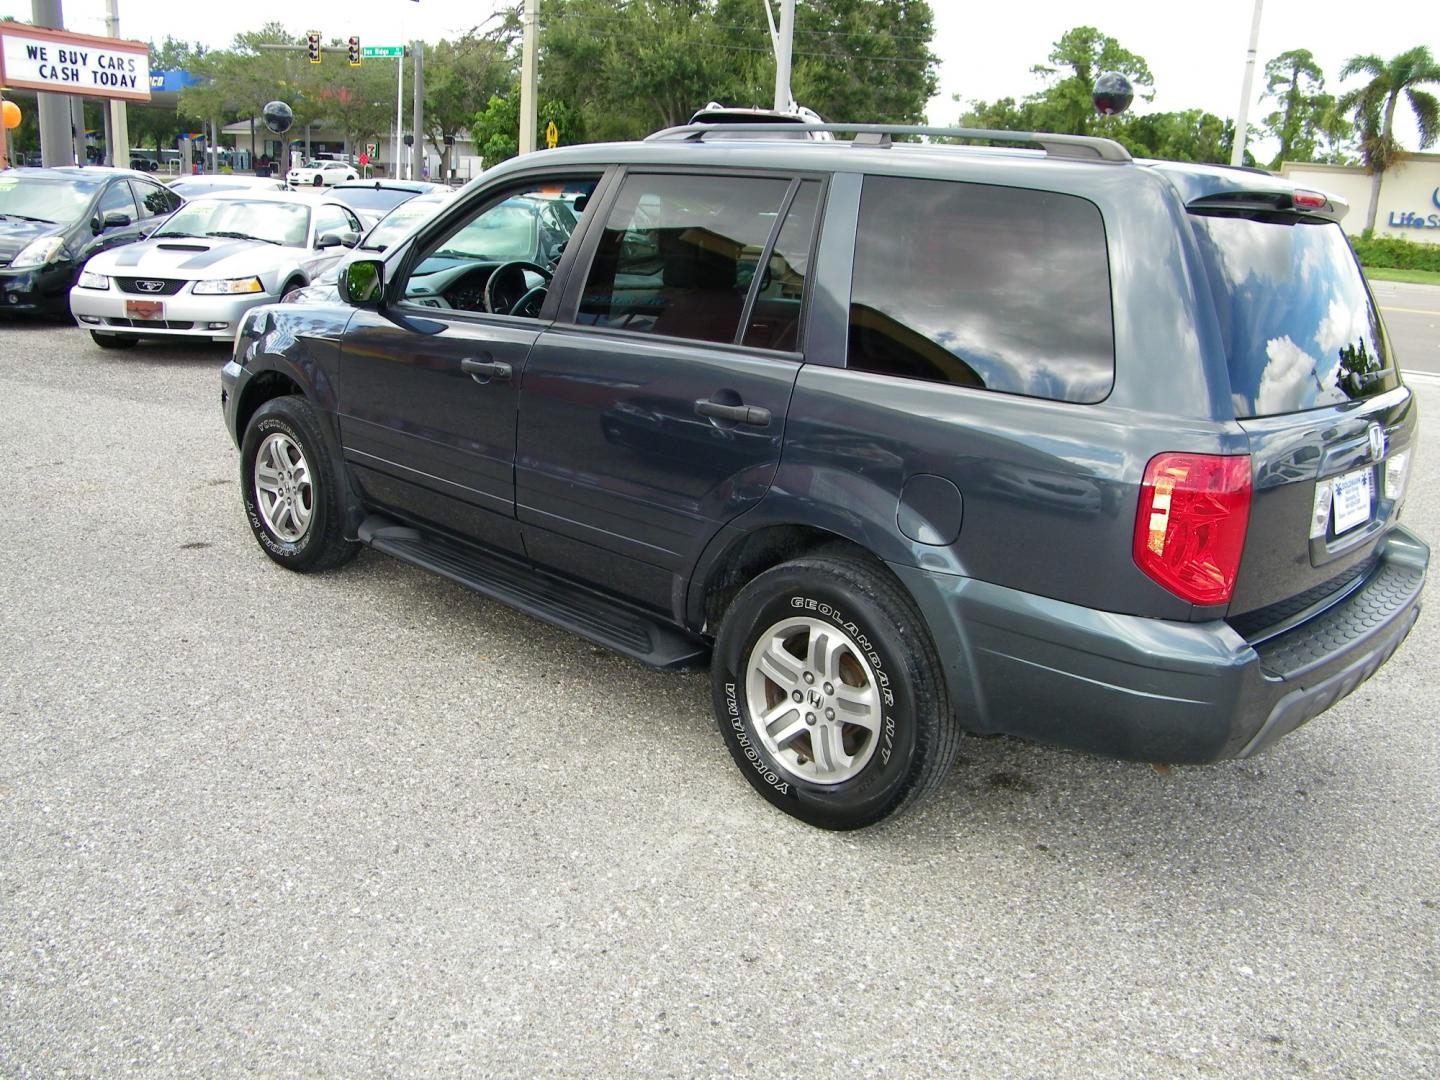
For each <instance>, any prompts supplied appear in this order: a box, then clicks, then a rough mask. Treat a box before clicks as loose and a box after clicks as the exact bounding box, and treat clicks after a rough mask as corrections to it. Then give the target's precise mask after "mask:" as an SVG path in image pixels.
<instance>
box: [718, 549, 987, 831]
mask: <svg viewBox="0 0 1440 1080" xmlns="http://www.w3.org/2000/svg"><path fill="white" fill-rule="evenodd" d="M712 672H713V674H712V678H713V683H714V691H713V692H714V700H715V709H716V713H717V715H718V717H719V722H720V730H721V732H722V733H723V735H724V737H725V742H726V744H727V745H728V746H729V748H730V753H731V754H732V755H733V756H734V758H735V761H736V763H737V764H738V765H739V766H740V769H741V771H742V772H743V773H744V774H745V776H746V778H747V779H748V780H749V781H750V783H751V784H752V785H753V786H754V787H755V789H756V790H757V791H759V792H760V794H761V795H763V796H765V798H766V799H768V800H769V801H770V802H772V803H773V804H774V805H776V806H777V807H779V808H780V809H782V810H784V811H785V812H786V813H788V814H792V815H794V816H795V817H797V818H799V819H801V820H802V821H805V822H808V823H809V824H811V825H818V826H820V827H822V828H827V829H856V828H860V827H862V826H865V825H870V824H873V823H875V822H877V821H880V820H881V819H882V818H885V817H888V816H890V815H891V814H894V813H897V812H900V811H902V810H905V809H907V808H908V807H909V806H911V805H912V804H914V803H915V802H916V801H918V800H919V799H920V798H921V797H922V796H924V795H926V794H927V793H929V792H930V791H931V790H933V789H934V788H935V787H936V786H938V785H939V783H940V782H941V781H942V780H943V779H944V778H945V776H946V774H947V773H948V772H949V770H950V767H951V765H953V764H954V761H955V755H956V752H957V751H958V749H959V725H958V724H957V723H956V721H955V716H954V714H953V712H952V711H951V708H950V702H949V698H948V696H947V694H946V691H945V684H944V680H943V678H942V677H941V673H940V664H939V661H938V660H937V658H936V656H935V648H934V646H933V645H932V644H931V642H930V637H929V634H928V633H927V632H926V630H925V625H924V622H923V621H922V620H921V617H920V615H919V613H918V612H917V611H916V610H915V607H914V605H913V603H912V602H911V601H910V599H909V597H908V596H907V595H906V594H905V593H904V591H903V590H902V588H901V587H900V585H899V584H898V583H897V582H895V581H894V580H893V579H892V578H890V576H889V575H887V574H886V573H885V572H884V571H883V570H881V569H880V568H878V567H874V566H871V565H870V564H868V563H867V562H865V561H863V560H861V559H855V558H849V557H844V556H840V557H836V556H811V557H806V558H802V559H797V560H795V561H793V562H788V563H784V564H782V565H780V566H777V567H775V568H774V569H772V570H769V571H767V572H766V573H764V574H762V575H760V576H759V577H758V578H756V579H755V580H754V581H752V582H751V583H750V584H749V585H747V586H746V587H745V588H744V589H743V590H742V591H741V592H740V594H739V596H737V597H736V598H735V601H734V603H732V604H731V605H730V609H729V611H727V612H726V614H725V618H724V620H723V621H722V623H721V626H720V633H719V636H718V638H717V640H716V643H715V660H714V665H713V668H712Z"/></svg>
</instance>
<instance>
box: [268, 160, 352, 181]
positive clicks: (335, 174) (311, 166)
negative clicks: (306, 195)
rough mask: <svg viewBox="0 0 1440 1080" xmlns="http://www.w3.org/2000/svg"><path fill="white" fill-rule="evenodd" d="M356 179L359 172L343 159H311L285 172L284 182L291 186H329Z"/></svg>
mask: <svg viewBox="0 0 1440 1080" xmlns="http://www.w3.org/2000/svg"><path fill="white" fill-rule="evenodd" d="M358 179H360V174H359V173H358V172H356V171H355V166H353V165H347V164H345V162H343V161H311V162H308V163H307V164H305V165H302V166H300V167H299V168H295V169H291V170H290V171H289V172H288V173H286V174H285V182H286V183H287V184H289V185H290V186H291V187H329V186H330V185H331V184H339V183H343V182H344V181H346V180H358Z"/></svg>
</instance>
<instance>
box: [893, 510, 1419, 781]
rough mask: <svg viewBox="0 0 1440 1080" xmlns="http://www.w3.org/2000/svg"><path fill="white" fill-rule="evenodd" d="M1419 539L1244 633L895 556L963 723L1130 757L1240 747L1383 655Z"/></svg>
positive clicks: (1261, 741) (1375, 665)
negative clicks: (1283, 619)
mask: <svg viewBox="0 0 1440 1080" xmlns="http://www.w3.org/2000/svg"><path fill="white" fill-rule="evenodd" d="M1429 557H1430V551H1429V548H1428V547H1426V545H1425V544H1424V543H1423V542H1421V541H1420V540H1419V539H1417V538H1416V537H1415V536H1414V535H1413V534H1411V533H1410V532H1408V531H1406V530H1404V529H1400V528H1397V529H1395V530H1393V531H1392V532H1391V533H1390V534H1389V536H1388V537H1387V538H1386V540H1385V541H1384V543H1383V545H1382V546H1381V548H1380V550H1379V557H1378V559H1377V561H1376V565H1375V567H1374V569H1373V570H1372V571H1371V572H1370V573H1369V574H1368V575H1367V576H1366V577H1365V578H1364V579H1363V580H1362V581H1361V582H1360V583H1359V584H1358V585H1357V586H1356V587H1355V588H1354V589H1353V590H1352V591H1351V592H1350V593H1348V594H1347V595H1346V596H1345V597H1344V598H1343V599H1342V600H1340V601H1339V602H1334V603H1332V604H1331V606H1329V607H1328V608H1324V609H1323V610H1317V611H1315V612H1313V613H1312V614H1311V615H1310V617H1308V618H1306V619H1304V620H1302V621H1300V622H1299V623H1297V624H1296V625H1294V626H1292V627H1291V628H1289V629H1288V630H1286V631H1285V632H1284V633H1282V634H1280V635H1278V636H1276V637H1273V638H1271V639H1269V640H1260V637H1259V636H1258V635H1257V637H1256V638H1255V641H1256V643H1255V644H1252V643H1251V641H1247V640H1246V639H1245V638H1243V637H1241V636H1240V634H1239V633H1237V632H1236V631H1235V630H1234V629H1233V628H1232V627H1231V626H1230V625H1229V624H1227V623H1225V622H1223V621H1215V622H1207V623H1178V622H1167V621H1164V620H1159V619H1145V618H1140V617H1138V616H1133V615H1118V614H1114V613H1111V612H1103V611H1094V610H1092V609H1089V608H1082V607H1078V606H1076V605H1074V604H1066V603H1063V602H1062V601H1058V600H1051V599H1048V598H1045V597H1038V596H1033V595H1030V594H1028V593H1022V592H1019V591H1017V590H1013V589H1005V588H1001V587H999V586H995V585H990V584H987V583H984V582H977V581H973V580H970V579H967V578H960V577H956V576H953V575H946V574H938V573H934V572H930V571H924V570H917V569H915V568H913V567H902V566H895V567H893V569H894V570H895V572H896V573H897V574H898V575H899V576H900V578H901V579H902V580H903V581H904V582H905V584H906V585H907V586H908V587H909V589H910V591H911V593H912V595H914V597H915V599H916V601H917V602H918V603H919V604H920V606H921V609H922V611H923V612H924V613H925V615H926V617H927V621H928V622H929V624H930V626H931V628H932V631H933V633H934V635H935V642H936V645H937V647H938V649H939V650H940V655H941V658H942V663H943V664H944V666H945V669H946V677H947V682H948V684H949V688H950V694H951V699H952V701H953V702H954V703H955V706H956V708H957V710H958V711H959V713H960V715H961V718H962V721H964V722H965V723H966V724H967V726H970V727H972V728H973V729H975V730H977V731H982V732H997V733H1005V734H1011V735H1019V736H1022V737H1025V738H1030V739H1035V740H1038V741H1041V742H1048V743H1054V744H1057V745H1062V746H1069V747H1074V748H1076V749H1080V750H1087V751H1091V752H1094V753H1100V754H1105V755H1107V756H1111V757H1120V758H1128V759H1132V760H1137V761H1153V762H1171V763H1176V764H1179V763H1199V762H1210V761H1217V760H1221V759H1224V758H1235V757H1249V756H1250V755H1252V754H1255V753H1258V752H1259V751H1261V750H1263V749H1265V748H1266V747H1268V746H1270V745H1272V744H1273V743H1274V742H1276V741H1277V740H1278V739H1280V738H1282V737H1283V736H1285V735H1286V734H1288V733H1290V732H1291V731H1294V730H1295V729H1296V728H1297V727H1299V726H1300V725H1301V724H1303V723H1305V722H1306V721H1307V720H1310V719H1312V718H1314V717H1315V716H1318V715H1319V714H1320V713H1322V712H1324V711H1325V710H1326V709H1328V708H1329V707H1330V706H1331V705H1333V704H1335V702H1337V701H1338V700H1340V699H1341V698H1342V697H1344V696H1345V695H1346V694H1348V693H1349V692H1350V691H1352V690H1354V689H1355V687H1357V686H1359V685H1360V683H1362V682H1364V681H1365V680H1366V679H1367V678H1369V677H1370V676H1371V675H1373V674H1374V673H1375V671H1376V670H1378V669H1379V667H1380V666H1381V665H1382V664H1383V663H1385V661H1386V660H1388V659H1389V658H1390V656H1391V655H1393V654H1394V652H1395V650H1396V649H1397V648H1398V647H1399V646H1400V643H1401V642H1402V641H1403V640H1404V639H1405V636H1406V635H1407V634H1408V633H1409V632H1410V628H1411V627H1412V626H1414V624H1415V620H1416V618H1417V617H1418V615H1419V611H1420V591H1421V588H1422V586H1423V585H1424V582H1425V572H1426V568H1427V566H1428V564H1429Z"/></svg>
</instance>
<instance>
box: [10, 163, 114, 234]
mask: <svg viewBox="0 0 1440 1080" xmlns="http://www.w3.org/2000/svg"><path fill="white" fill-rule="evenodd" d="M96 186H97V185H96V184H94V183H86V182H84V181H80V180H58V179H52V178H50V177H42V176H5V175H3V174H0V214H3V215H7V216H11V217H20V218H30V219H35V220H39V221H46V222H52V223H55V222H67V223H68V222H71V221H75V220H77V219H78V218H79V217H80V215H81V214H83V213H84V212H85V208H86V207H87V206H89V205H90V200H91V199H92V198H93V197H94V195H95V188H96Z"/></svg>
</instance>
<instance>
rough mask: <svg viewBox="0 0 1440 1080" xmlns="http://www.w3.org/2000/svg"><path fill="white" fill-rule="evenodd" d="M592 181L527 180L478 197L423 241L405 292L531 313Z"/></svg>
mask: <svg viewBox="0 0 1440 1080" xmlns="http://www.w3.org/2000/svg"><path fill="white" fill-rule="evenodd" d="M599 181H600V178H599V177H598V176H585V177H567V178H562V179H556V180H543V181H532V182H530V183H527V184H524V185H522V186H519V187H515V188H512V189H510V190H509V191H506V192H504V193H503V194H500V195H497V196H493V197H489V198H486V200H485V201H484V202H483V203H482V204H480V206H479V207H478V209H476V210H475V211H474V212H472V213H470V214H468V215H463V216H461V217H459V218H457V219H455V221H454V223H453V225H452V227H451V228H450V229H449V230H447V231H446V232H444V233H443V234H442V235H441V236H440V238H439V239H436V240H432V241H430V242H428V243H427V244H426V246H425V248H424V249H423V250H422V251H421V253H420V256H419V261H418V262H417V263H416V264H415V267H414V269H412V270H411V271H410V273H409V277H408V278H407V279H406V281H405V283H404V286H403V288H404V295H405V297H406V298H407V299H408V300H411V301H413V302H416V303H418V304H421V305H423V306H425V307H439V308H445V307H449V308H456V309H459V310H462V311H484V312H489V313H491V314H494V315H518V316H525V317H533V316H534V315H536V314H537V313H538V312H539V308H540V304H541V302H543V300H544V295H545V291H546V290H547V288H548V286H549V284H550V276H551V274H552V273H553V272H554V268H555V266H557V265H558V264H559V262H560V257H561V255H562V254H564V251H565V247H566V245H567V244H568V243H569V241H570V237H571V235H572V233H573V232H574V229H575V227H576V224H577V222H578V219H579V217H580V216H581V215H582V214H583V213H584V211H585V208H586V207H587V206H588V205H589V202H590V195H591V193H592V192H593V191H594V190H595V186H596V184H598V183H599ZM557 209H559V210H563V215H562V214H557V213H556V211H557ZM497 271H500V274H499V277H498V278H497V280H496V281H495V282H494V284H493V286H492V285H491V280H490V279H491V277H492V275H494V274H495V273H496V272H497Z"/></svg>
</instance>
